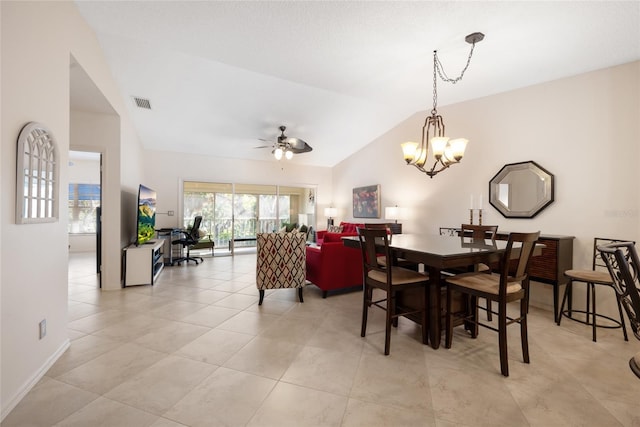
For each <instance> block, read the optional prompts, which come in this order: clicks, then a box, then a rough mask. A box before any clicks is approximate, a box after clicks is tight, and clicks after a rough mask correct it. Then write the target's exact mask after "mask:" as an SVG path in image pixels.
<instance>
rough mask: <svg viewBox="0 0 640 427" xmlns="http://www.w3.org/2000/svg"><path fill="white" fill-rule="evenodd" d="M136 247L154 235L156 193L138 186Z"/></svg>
mask: <svg viewBox="0 0 640 427" xmlns="http://www.w3.org/2000/svg"><path fill="white" fill-rule="evenodd" d="M137 224H138V225H137V233H136V234H137V238H136V246H139V245H144V244H145V243H147V242H149V240H151V239H153V238H154V237H155V235H156V192H155V191H153V190H152V189H150V188H148V187H145V186H144V185H142V184H140V188H139V189H138V220H137Z"/></svg>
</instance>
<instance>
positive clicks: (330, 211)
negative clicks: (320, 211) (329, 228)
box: [324, 208, 338, 218]
mask: <svg viewBox="0 0 640 427" xmlns="http://www.w3.org/2000/svg"><path fill="white" fill-rule="evenodd" d="M336 215H338V209H336V208H324V216H326V217H329V218H331V217H334V216H336Z"/></svg>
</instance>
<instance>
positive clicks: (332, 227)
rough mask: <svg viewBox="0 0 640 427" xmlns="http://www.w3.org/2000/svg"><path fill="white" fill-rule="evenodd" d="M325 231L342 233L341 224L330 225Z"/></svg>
mask: <svg viewBox="0 0 640 427" xmlns="http://www.w3.org/2000/svg"><path fill="white" fill-rule="evenodd" d="M327 233H342V226H341V225H330V226H329V228H327Z"/></svg>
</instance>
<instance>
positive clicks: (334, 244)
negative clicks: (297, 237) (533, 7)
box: [307, 223, 364, 298]
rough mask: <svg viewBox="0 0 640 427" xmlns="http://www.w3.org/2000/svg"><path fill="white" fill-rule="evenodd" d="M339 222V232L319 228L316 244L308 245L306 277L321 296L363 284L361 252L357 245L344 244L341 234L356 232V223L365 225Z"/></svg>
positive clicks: (359, 225)
mask: <svg viewBox="0 0 640 427" xmlns="http://www.w3.org/2000/svg"><path fill="white" fill-rule="evenodd" d="M347 224H348V225H347ZM340 225H343V230H342V233H327V232H326V231H318V232H317V234H316V241H319V243H318V244H319V246H317V247H316V246H307V280H308V281H309V282H311V283H313V284H314V285H316V286H317V287H319V288H320V289H322V297H323V298H326V297H327V294H328V293H329V291H334V290H337V289H345V288H351V287H355V286H359V287H360V288H362V255H361V254H360V251H359V250H358V249H354V248H348V247H346V246H344V244H343V243H342V236H355V235H357V232H356V227H362V226H364V225H363V224H353V223H341V224H340ZM345 225H347V226H346V227H345Z"/></svg>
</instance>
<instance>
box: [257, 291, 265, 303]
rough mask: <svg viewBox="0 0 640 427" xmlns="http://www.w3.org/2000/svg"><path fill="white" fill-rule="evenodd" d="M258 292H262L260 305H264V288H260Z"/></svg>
mask: <svg viewBox="0 0 640 427" xmlns="http://www.w3.org/2000/svg"><path fill="white" fill-rule="evenodd" d="M258 292H259V293H260V301H258V305H262V301H263V300H264V289H259V290H258Z"/></svg>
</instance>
